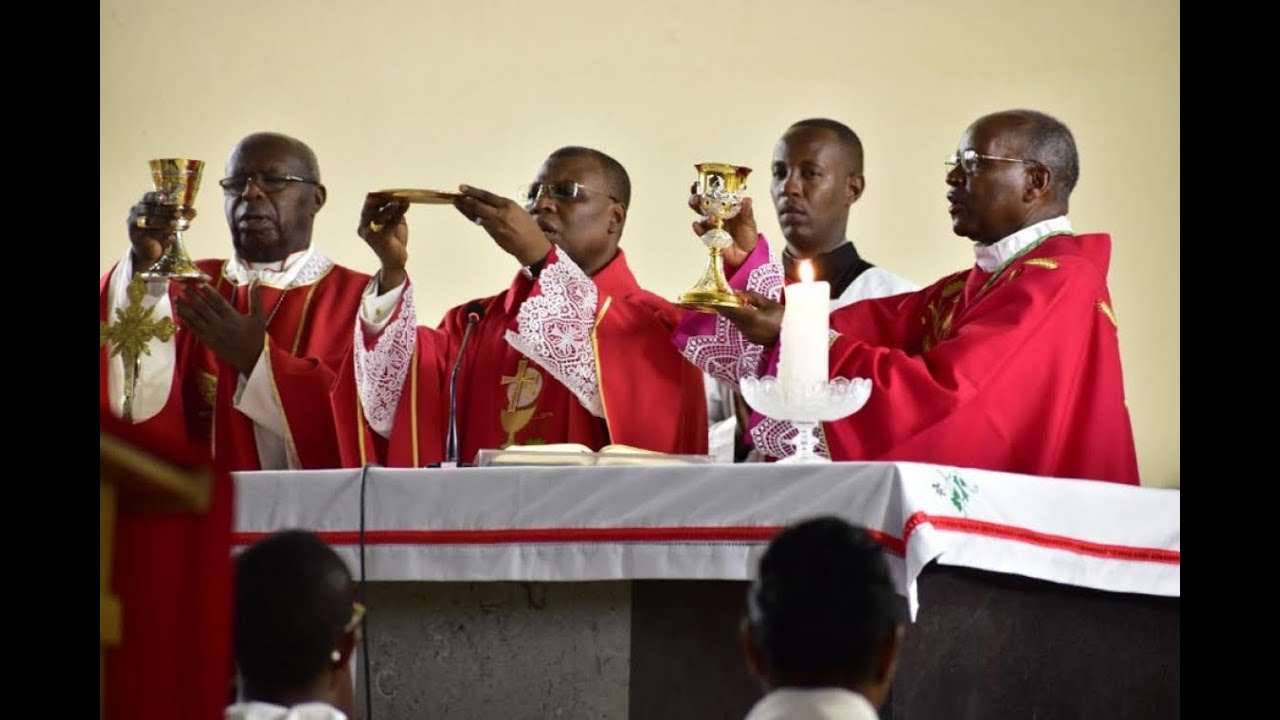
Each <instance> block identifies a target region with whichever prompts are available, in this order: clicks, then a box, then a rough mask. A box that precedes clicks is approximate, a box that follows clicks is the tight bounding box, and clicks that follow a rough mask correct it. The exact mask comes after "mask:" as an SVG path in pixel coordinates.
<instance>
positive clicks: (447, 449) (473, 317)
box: [440, 302, 484, 467]
mask: <svg viewBox="0 0 1280 720" xmlns="http://www.w3.org/2000/svg"><path fill="white" fill-rule="evenodd" d="M466 313H467V329H466V330H465V331H464V332H463V333H462V344H461V345H460V346H459V347H458V357H457V359H456V360H454V361H453V371H452V372H451V373H450V374H449V434H448V436H446V438H445V442H444V462H442V463H440V467H458V371H459V370H461V369H462V358H463V357H465V356H466V353H467V343H468V342H470V340H471V331H472V330H475V329H476V325H478V324H479V323H480V318H482V317H484V305H481V304H480V303H478V302H471V303H468V304H467V309H466Z"/></svg>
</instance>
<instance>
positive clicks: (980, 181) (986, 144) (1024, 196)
mask: <svg viewBox="0 0 1280 720" xmlns="http://www.w3.org/2000/svg"><path fill="white" fill-rule="evenodd" d="M1023 145H1024V143H1023V141H1022V140H1021V139H1020V137H1019V135H1018V134H1017V133H1015V132H1013V131H1012V125H1011V123H1009V122H1008V121H1007V120H1004V119H1001V118H999V117H995V118H984V119H982V120H979V121H978V122H976V123H974V124H973V125H971V126H969V129H968V130H966V131H965V133H964V135H963V136H961V138H960V143H959V145H957V146H956V156H957V157H961V156H962V155H963V154H964V153H965V151H968V150H972V151H974V152H976V153H978V155H979V156H980V157H978V158H977V159H976V161H975V162H974V163H973V165H972V167H971V168H966V167H965V163H960V164H957V165H956V166H955V167H952V168H951V169H950V170H949V171H948V172H947V178H946V179H947V185H949V186H950V189H948V190H947V201H948V203H949V204H948V208H947V209H948V212H950V214H951V229H952V231H954V232H955V234H957V235H960V236H963V237H967V238H969V239H970V240H974V241H975V242H979V243H983V244H990V243H993V242H996V241H998V240H1000V239H1002V238H1004V237H1007V236H1009V235H1012V234H1013V233H1015V232H1017V231H1019V230H1021V229H1022V228H1024V227H1026V226H1027V224H1028V222H1027V218H1028V217H1029V216H1030V214H1031V210H1032V205H1031V204H1030V203H1031V201H1032V200H1033V199H1034V197H1033V195H1032V194H1031V184H1030V181H1029V173H1030V172H1031V170H1032V169H1033V167H1034V166H1033V165H1029V164H1026V163H1022V162H1013V161H1010V160H993V159H990V158H984V157H981V156H983V155H988V156H995V157H1001V158H1014V159H1028V158H1026V157H1025V154H1024V153H1025V148H1024V147H1023Z"/></svg>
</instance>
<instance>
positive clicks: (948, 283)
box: [677, 110, 1138, 485]
mask: <svg viewBox="0 0 1280 720" xmlns="http://www.w3.org/2000/svg"><path fill="white" fill-rule="evenodd" d="M949 164H950V165H951V169H950V171H949V172H948V173H947V176H946V182H947V185H948V186H949V190H948V192H947V200H948V202H949V204H950V207H949V212H950V214H951V219H952V228H953V230H954V231H955V233H956V234H957V235H961V236H963V237H966V238H969V239H970V240H972V241H973V242H974V246H973V248H974V254H975V256H976V263H975V265H974V266H973V267H972V268H970V269H968V270H965V271H963V272H960V273H956V274H954V275H950V276H948V277H945V278H943V279H941V280H939V281H938V282H936V283H934V284H933V285H931V286H929V287H927V288H925V289H924V290H921V291H919V292H914V293H908V294H905V295H896V296H893V297H889V298H883V299H876V300H866V301H863V302H859V303H855V304H853V305H850V306H848V307H846V308H842V309H840V310H838V311H836V312H835V313H833V314H832V315H831V340H830V343H831V345H830V347H831V349H830V359H831V363H830V373H831V376H833V377H846V378H855V377H863V378H868V379H870V380H871V383H872V392H871V398H870V400H868V402H867V404H866V405H865V406H864V407H863V408H862V409H861V410H859V411H858V412H857V413H855V414H854V415H852V416H850V417H847V418H845V419H843V420H838V421H835V422H831V423H824V424H823V428H822V429H823V433H822V435H823V446H824V448H825V449H826V450H827V451H828V452H829V455H830V457H831V458H832V459H833V460H892V461H917V462H927V463H937V464H944V465H956V466H961V467H974V468H982V469H988V470H999V471H1007V472H1016V473H1025V474H1033V475H1044V476H1053V477H1066V478H1083V479H1092V480H1106V481H1111V482H1119V483H1127V484H1134V485H1136V484H1138V463H1137V456H1136V452H1135V449H1134V443H1133V430H1132V427H1131V425H1130V422H1129V411H1128V408H1127V407H1126V405H1125V398H1124V383H1123V378H1122V373H1121V367H1120V349H1119V338H1118V322H1117V315H1116V312H1115V310H1114V309H1113V307H1112V305H1111V294H1110V291H1109V290H1108V288H1107V281H1106V277H1107V269H1108V265H1109V262H1110V256H1111V238H1110V236H1109V235H1106V234H1076V233H1075V232H1074V231H1073V230H1072V226H1071V223H1070V221H1069V220H1068V219H1067V206H1068V199H1069V198H1070V195H1071V192H1072V190H1073V189H1074V188H1075V185H1076V180H1077V178H1078V176H1079V159H1078V155H1077V151H1076V145H1075V140H1074V138H1073V137H1072V134H1071V131H1070V130H1069V129H1068V128H1067V127H1066V126H1065V125H1063V124H1062V123H1061V122H1060V121H1058V120H1056V119H1054V118H1052V117H1049V116H1047V115H1045V114H1043V113H1039V112H1035V111H1029V110H1016V111H1008V112H1001V113H995V114H992V115H988V116H986V117H983V118H980V119H979V120H978V121H976V122H975V123H974V124H973V125H971V126H970V127H969V128H968V130H966V131H965V133H964V135H963V136H962V137H961V139H960V144H959V146H958V147H957V150H956V155H955V156H954V157H953V158H952V159H951V160H950V163H949ZM748 295H749V297H750V300H751V306H750V307H747V308H744V309H741V310H726V311H723V314H724V315H725V316H726V317H728V318H729V319H730V320H732V322H733V325H734V326H735V328H736V331H737V335H736V337H737V338H738V339H739V341H740V342H741V343H742V344H743V347H744V350H749V349H750V346H751V345H755V346H763V349H764V352H763V353H760V352H759V349H757V350H756V357H758V358H759V362H758V363H756V364H754V367H751V368H747V369H744V370H742V374H755V373H759V374H774V372H775V370H774V369H775V368H776V367H777V361H778V347H777V345H778V335H779V332H778V331H779V326H780V323H781V316H782V311H783V306H782V305H780V304H778V303H776V302H773V301H771V300H770V299H768V298H767V297H765V296H763V295H760V294H758V293H748ZM686 334H687V333H686ZM721 334H723V333H721ZM677 337H682V336H679V335H678V336H677ZM721 340H722V341H725V342H727V341H728V340H729V338H722V339H721ZM686 342H687V340H686ZM745 356H747V357H750V356H751V354H750V353H749V352H748V353H745ZM757 441H758V443H757V444H758V445H760V443H759V438H758V439H757ZM773 452H774V454H775V455H777V454H782V453H786V450H785V449H782V448H774V450H773Z"/></svg>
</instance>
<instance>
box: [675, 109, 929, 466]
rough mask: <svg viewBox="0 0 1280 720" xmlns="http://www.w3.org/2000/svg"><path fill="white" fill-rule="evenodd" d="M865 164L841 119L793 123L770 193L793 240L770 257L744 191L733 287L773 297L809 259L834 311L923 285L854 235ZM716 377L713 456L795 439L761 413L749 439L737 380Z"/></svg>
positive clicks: (731, 269)
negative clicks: (870, 252)
mask: <svg viewBox="0 0 1280 720" xmlns="http://www.w3.org/2000/svg"><path fill="white" fill-rule="evenodd" d="M862 166H863V151H862V140H861V139H860V138H859V137H858V135H857V133H855V132H854V131H853V130H852V129H850V128H849V126H847V125H845V124H844V123H841V122H837V121H835V120H829V119H825V118H812V119H809V120H801V121H800V122H797V123H795V124H794V125H792V126H791V127H789V128H787V131H786V132H785V133H783V135H782V138H781V139H779V140H778V143H777V145H776V146H775V147H774V151H773V161H772V163H771V167H770V173H771V175H772V182H771V186H770V194H771V195H772V198H773V206H774V209H775V210H776V211H777V213H778V224H779V225H781V226H782V235H783V237H784V238H785V239H786V241H787V242H786V245H785V247H784V248H783V251H782V262H781V263H778V262H774V261H772V260H771V259H770V253H769V245H768V243H767V242H766V241H765V239H764V236H763V235H760V234H759V232H758V231H757V230H756V223H755V217H754V215H753V212H752V205H751V200H750V199H749V198H748V199H747V200H746V201H745V202H744V203H743V207H742V209H741V211H740V212H739V213H738V215H737V216H735V217H734V218H732V219H730V220H729V221H728V222H727V223H726V228H727V229H728V230H729V232H730V233H731V234H732V235H733V237H734V241H735V244H734V246H732V247H731V248H729V249H727V250H726V251H725V272H726V273H727V274H728V276H729V283H730V286H732V287H734V288H735V289H748V290H754V291H757V292H760V293H762V294H765V295H767V296H769V297H770V298H772V299H777V298H778V296H779V293H780V291H781V288H782V286H783V284H784V283H788V282H795V281H796V280H798V279H799V275H798V265H799V262H800V261H801V260H807V261H808V262H809V263H811V265H812V267H813V270H814V279H815V280H825V281H827V282H829V283H830V284H831V310H832V312H834V311H836V310H837V309H839V308H842V307H844V306H846V305H849V304H851V303H854V302H857V301H859V300H865V299H868V298H878V297H886V296H889V295H896V294H899V293H905V292H911V291H913V290H916V289H918V288H919V286H918V285H916V284H915V283H913V282H911V281H909V280H906V279H904V278H901V277H899V276H897V275H895V274H893V273H891V272H889V271H888V270H885V269H884V268H881V267H877V266H875V265H872V264H871V263H870V262H868V261H867V259H866V258H865V257H864V256H863V255H862V254H861V253H859V252H858V249H857V247H856V246H855V245H854V243H853V242H851V241H850V240H849V236H848V234H847V228H848V225H849V211H850V210H851V209H852V207H853V204H854V203H855V202H857V201H858V199H859V198H861V197H862V192H863V190H864V189H865V188H866V178H865V176H864V175H863V172H862ZM690 206H691V207H692V208H693V209H694V210H695V211H696V210H697V209H698V206H697V198H696V197H695V198H690ZM709 229H710V224H709V222H708V221H707V220H706V219H701V220H699V221H696V222H694V232H696V233H698V234H699V235H701V234H702V233H705V232H706V231H707V230H709ZM714 322H715V319H714V318H710V317H708V318H704V319H703V320H701V321H695V324H694V326H693V327H696V328H698V329H699V332H703V331H705V332H711V330H710V328H711V326H712V324H713V323H714ZM721 323H722V324H726V323H725V322H724V321H721ZM726 330H727V328H726ZM721 334H723V331H722V333H721ZM682 347H683V349H684V350H686V352H687V353H688V354H689V357H690V359H691V360H692V361H693V362H695V363H697V364H706V363H707V359H706V358H709V357H711V356H717V354H718V353H717V351H716V350H715V349H714V348H712V347H709V346H707V345H705V344H699V343H694V345H693V347H692V348H691V347H690V346H689V345H688V344H687V343H686V344H684V345H683V346H682ZM713 379H714V376H713V378H708V380H707V386H708V388H709V404H710V413H711V419H712V421H713V424H712V426H711V431H710V432H711V441H710V442H711V446H712V452H713V453H714V454H715V455H716V456H717V458H719V459H721V460H723V461H726V462H727V461H731V460H733V459H742V458H743V457H744V456H745V455H746V452H747V451H748V448H749V447H752V446H754V447H757V448H760V449H762V450H766V451H767V450H773V449H776V448H789V447H790V440H791V439H792V438H794V437H795V434H796V430H795V427H794V426H793V425H791V423H789V422H787V421H783V420H773V419H771V418H762V419H760V420H759V422H758V423H756V424H755V425H753V426H752V429H751V436H750V439H748V438H747V437H744V433H743V431H744V430H745V426H746V423H745V422H739V421H738V417H740V416H741V417H742V418H743V420H744V421H745V418H746V415H748V414H749V413H747V412H746V411H744V410H743V409H741V408H739V407H736V405H737V404H738V403H740V402H741V398H739V397H736V396H735V394H734V393H733V387H734V385H733V384H732V383H730V382H725V381H723V380H720V381H713ZM744 407H745V406H744ZM777 452H782V451H781V450H778V451H776V452H775V453H774V454H777Z"/></svg>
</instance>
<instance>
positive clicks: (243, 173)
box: [99, 133, 369, 471]
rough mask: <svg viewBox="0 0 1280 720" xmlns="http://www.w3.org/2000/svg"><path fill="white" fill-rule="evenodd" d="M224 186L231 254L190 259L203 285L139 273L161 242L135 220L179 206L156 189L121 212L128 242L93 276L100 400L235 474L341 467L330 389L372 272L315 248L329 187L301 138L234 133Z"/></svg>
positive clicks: (157, 219)
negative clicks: (315, 229) (209, 454)
mask: <svg viewBox="0 0 1280 720" xmlns="http://www.w3.org/2000/svg"><path fill="white" fill-rule="evenodd" d="M220 185H221V188H220V189H221V190H222V192H223V193H224V194H225V196H226V215H227V224H228V226H229V227H230V230H231V239H232V244H233V246H234V253H233V254H232V256H231V257H230V258H229V259H226V260H200V261H198V262H197V265H198V266H199V267H200V269H201V270H202V271H203V272H204V273H205V274H206V275H208V276H209V277H210V278H211V279H210V280H209V282H207V283H198V282H192V283H179V282H172V283H165V282H158V283H157V282H153V283H144V282H143V281H142V280H141V279H140V278H137V277H136V273H138V272H140V271H143V270H146V269H147V268H149V267H151V265H152V264H153V263H154V262H155V261H156V260H157V259H159V257H160V256H161V254H162V253H163V251H164V249H165V242H167V241H166V240H165V235H164V233H162V232H157V231H154V230H147V229H144V228H145V227H146V226H150V227H156V226H157V225H159V224H162V223H163V222H165V221H169V220H173V219H174V218H175V213H176V212H178V211H177V210H175V209H174V208H173V207H172V206H168V205H165V204H163V198H158V197H157V194H158V193H154V192H153V193H147V194H146V195H144V196H143V198H142V200H141V201H140V202H139V203H138V204H137V205H135V206H134V207H133V209H132V211H131V212H130V214H129V239H130V241H131V248H130V250H129V252H127V253H126V254H125V256H124V257H123V258H122V259H121V260H120V262H118V263H116V265H115V266H114V267H113V268H112V269H111V270H110V271H109V272H108V273H107V274H106V275H104V276H103V277H102V278H101V281H100V283H99V294H100V299H99V314H100V317H99V319H100V320H101V321H102V322H103V323H104V324H103V344H102V348H101V350H100V353H99V354H100V383H99V384H100V388H101V403H102V406H103V407H104V408H109V409H110V412H111V413H112V414H113V415H114V416H115V417H118V418H121V419H123V420H124V421H125V422H128V423H133V424H137V425H145V426H148V428H149V430H148V432H150V434H151V436H152V437H161V436H165V435H168V436H170V437H172V438H174V439H175V441H194V442H199V443H205V444H208V445H210V446H211V447H212V450H213V454H214V461H215V462H216V463H218V464H219V465H220V466H222V467H224V468H226V469H228V470H231V471H236V470H279V469H286V468H288V469H295V468H330V467H338V466H339V456H338V452H337V439H336V437H335V434H334V426H333V420H332V413H331V411H330V405H329V391H330V387H331V386H332V384H333V380H334V376H335V373H336V371H337V369H338V365H339V363H340V362H341V360H342V358H343V356H344V354H345V352H346V351H347V349H348V347H349V346H350V344H351V323H352V322H353V320H354V318H355V315H356V312H357V310H358V308H359V305H360V293H361V292H362V291H363V290H364V286H365V285H366V284H367V282H368V280H369V276H368V275H365V274H363V273H359V272H355V271H353V270H349V269H347V268H344V267H341V266H339V265H337V264H335V263H334V262H333V261H332V260H330V259H329V258H327V257H325V255H324V253H322V252H321V251H320V250H319V249H318V248H316V247H314V246H312V244H311V231H312V222H313V220H314V219H315V215H316V213H317V212H319V211H320V208H321V207H323V206H324V202H325V195H326V191H325V187H324V185H322V184H321V182H320V167H319V164H318V163H317V162H316V156H315V153H313V152H312V151H311V148H309V147H307V146H306V145H305V144H303V143H302V142H301V141H299V140H296V139H294V138H291V137H287V136H285V135H279V134H276V133H256V134H253V135H250V136H248V137H246V138H244V139H243V140H241V141H240V143H239V144H237V145H236V147H235V149H234V150H233V151H232V153H231V157H230V158H229V159H228V161H227V169H226V177H225V178H224V179H222V180H221V181H220ZM187 212H188V219H190V216H191V215H193V214H194V211H187ZM140 220H141V222H139V221H140ZM175 309H176V319H177V325H176V327H175V325H174V323H173V319H174V318H173V316H174V314H175V312H174V311H175ZM139 349H141V350H140V351H139ZM126 350H129V351H128V352H125V351H126Z"/></svg>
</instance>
